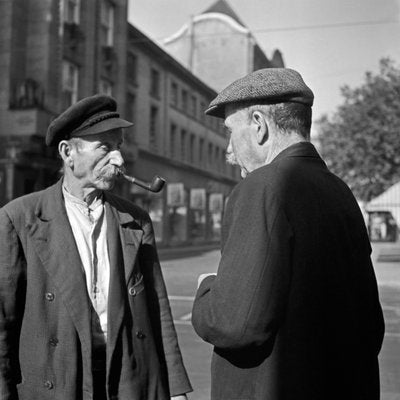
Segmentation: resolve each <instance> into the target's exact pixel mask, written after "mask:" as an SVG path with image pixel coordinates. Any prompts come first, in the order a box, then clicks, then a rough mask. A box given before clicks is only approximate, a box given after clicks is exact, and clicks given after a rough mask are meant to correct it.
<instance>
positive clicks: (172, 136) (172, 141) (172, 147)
mask: <svg viewBox="0 0 400 400" xmlns="http://www.w3.org/2000/svg"><path fill="white" fill-rule="evenodd" d="M169 154H170V155H171V157H172V158H174V157H175V156H176V125H175V124H171V127H170V131H169Z"/></svg>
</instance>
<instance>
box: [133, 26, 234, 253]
mask: <svg viewBox="0 0 400 400" xmlns="http://www.w3.org/2000/svg"><path fill="white" fill-rule="evenodd" d="M128 38H129V39H128V42H129V45H128V56H127V65H128V79H127V83H128V85H127V88H128V92H127V111H126V116H127V117H128V119H131V120H132V121H134V124H135V125H134V127H133V128H132V130H133V134H132V135H131V138H132V139H131V140H132V141H133V143H132V144H133V145H134V146H135V148H136V149H137V154H136V157H135V162H134V163H133V164H131V165H130V166H128V169H131V171H132V172H133V173H134V174H137V175H138V176H139V177H140V178H142V179H145V180H151V178H152V177H153V175H156V174H160V175H162V176H163V177H164V178H165V179H166V180H167V185H166V189H165V190H164V191H163V192H162V193H160V194H152V193H150V192H148V191H146V190H143V189H140V188H138V187H136V186H132V187H131V196H133V198H134V199H135V201H136V202H139V203H140V204H141V205H142V206H143V207H144V208H147V209H148V210H149V212H150V215H151V217H152V220H153V223H154V226H155V231H156V235H157V240H158V242H159V243H161V244H165V245H174V244H178V243H188V242H189V243H194V242H204V241H213V240H218V239H219V231H220V229H219V228H220V221H221V217H222V211H223V207H224V202H225V199H226V197H227V195H228V194H229V193H230V191H231V189H232V187H233V186H234V184H235V183H236V182H237V181H238V180H239V171H238V168H237V167H232V166H229V165H227V164H226V162H225V149H226V145H227V138H226V134H225V131H224V128H223V126H222V123H221V122H220V121H218V120H217V119H215V118H212V117H208V116H206V115H205V114H204V110H205V108H206V106H207V105H208V104H209V102H210V101H211V100H212V99H213V98H214V97H215V96H216V93H215V91H214V90H212V89H211V88H210V87H208V86H207V85H206V84H204V83H203V82H202V81H200V80H199V79H198V78H197V77H196V76H194V75H193V74H192V73H191V72H190V71H188V70H187V69H186V68H185V67H183V66H182V65H181V64H180V63H178V62H177V61H176V60H175V59H174V58H172V57H171V56H170V55H168V54H167V53H166V52H165V51H164V50H162V49H161V48H160V47H159V46H157V45H156V44H155V43H154V42H152V41H151V40H149V39H148V38H147V37H146V36H145V35H144V34H143V33H141V32H140V31H139V30H138V29H136V28H135V27H133V26H132V25H130V26H129V34H128Z"/></svg>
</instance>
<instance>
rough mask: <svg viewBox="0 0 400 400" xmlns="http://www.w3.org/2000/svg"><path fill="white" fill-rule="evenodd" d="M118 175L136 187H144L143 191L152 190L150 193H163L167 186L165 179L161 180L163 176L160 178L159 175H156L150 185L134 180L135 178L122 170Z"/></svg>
mask: <svg viewBox="0 0 400 400" xmlns="http://www.w3.org/2000/svg"><path fill="white" fill-rule="evenodd" d="M118 175H119V176H122V177H123V178H124V179H126V180H127V181H128V182H130V183H134V184H135V185H138V186H140V187H142V188H143V189H146V190H150V192H154V193H158V192H159V191H161V190H162V188H163V187H164V185H165V179H164V178H161V176H158V175H155V176H154V178H153V180H152V181H151V182H149V183H146V182H143V181H141V180H140V179H138V178H134V177H133V176H129V175H126V174H125V173H124V172H122V171H121V170H120V171H119V172H118Z"/></svg>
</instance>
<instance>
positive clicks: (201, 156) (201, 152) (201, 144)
mask: <svg viewBox="0 0 400 400" xmlns="http://www.w3.org/2000/svg"><path fill="white" fill-rule="evenodd" d="M199 164H200V165H201V166H203V165H204V139H203V138H200V140H199Z"/></svg>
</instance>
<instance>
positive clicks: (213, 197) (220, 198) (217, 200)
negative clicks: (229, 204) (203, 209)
mask: <svg viewBox="0 0 400 400" xmlns="http://www.w3.org/2000/svg"><path fill="white" fill-rule="evenodd" d="M223 204H224V195H223V194H222V193H211V194H210V198H209V201H208V209H209V210H210V213H222V208H223Z"/></svg>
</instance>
